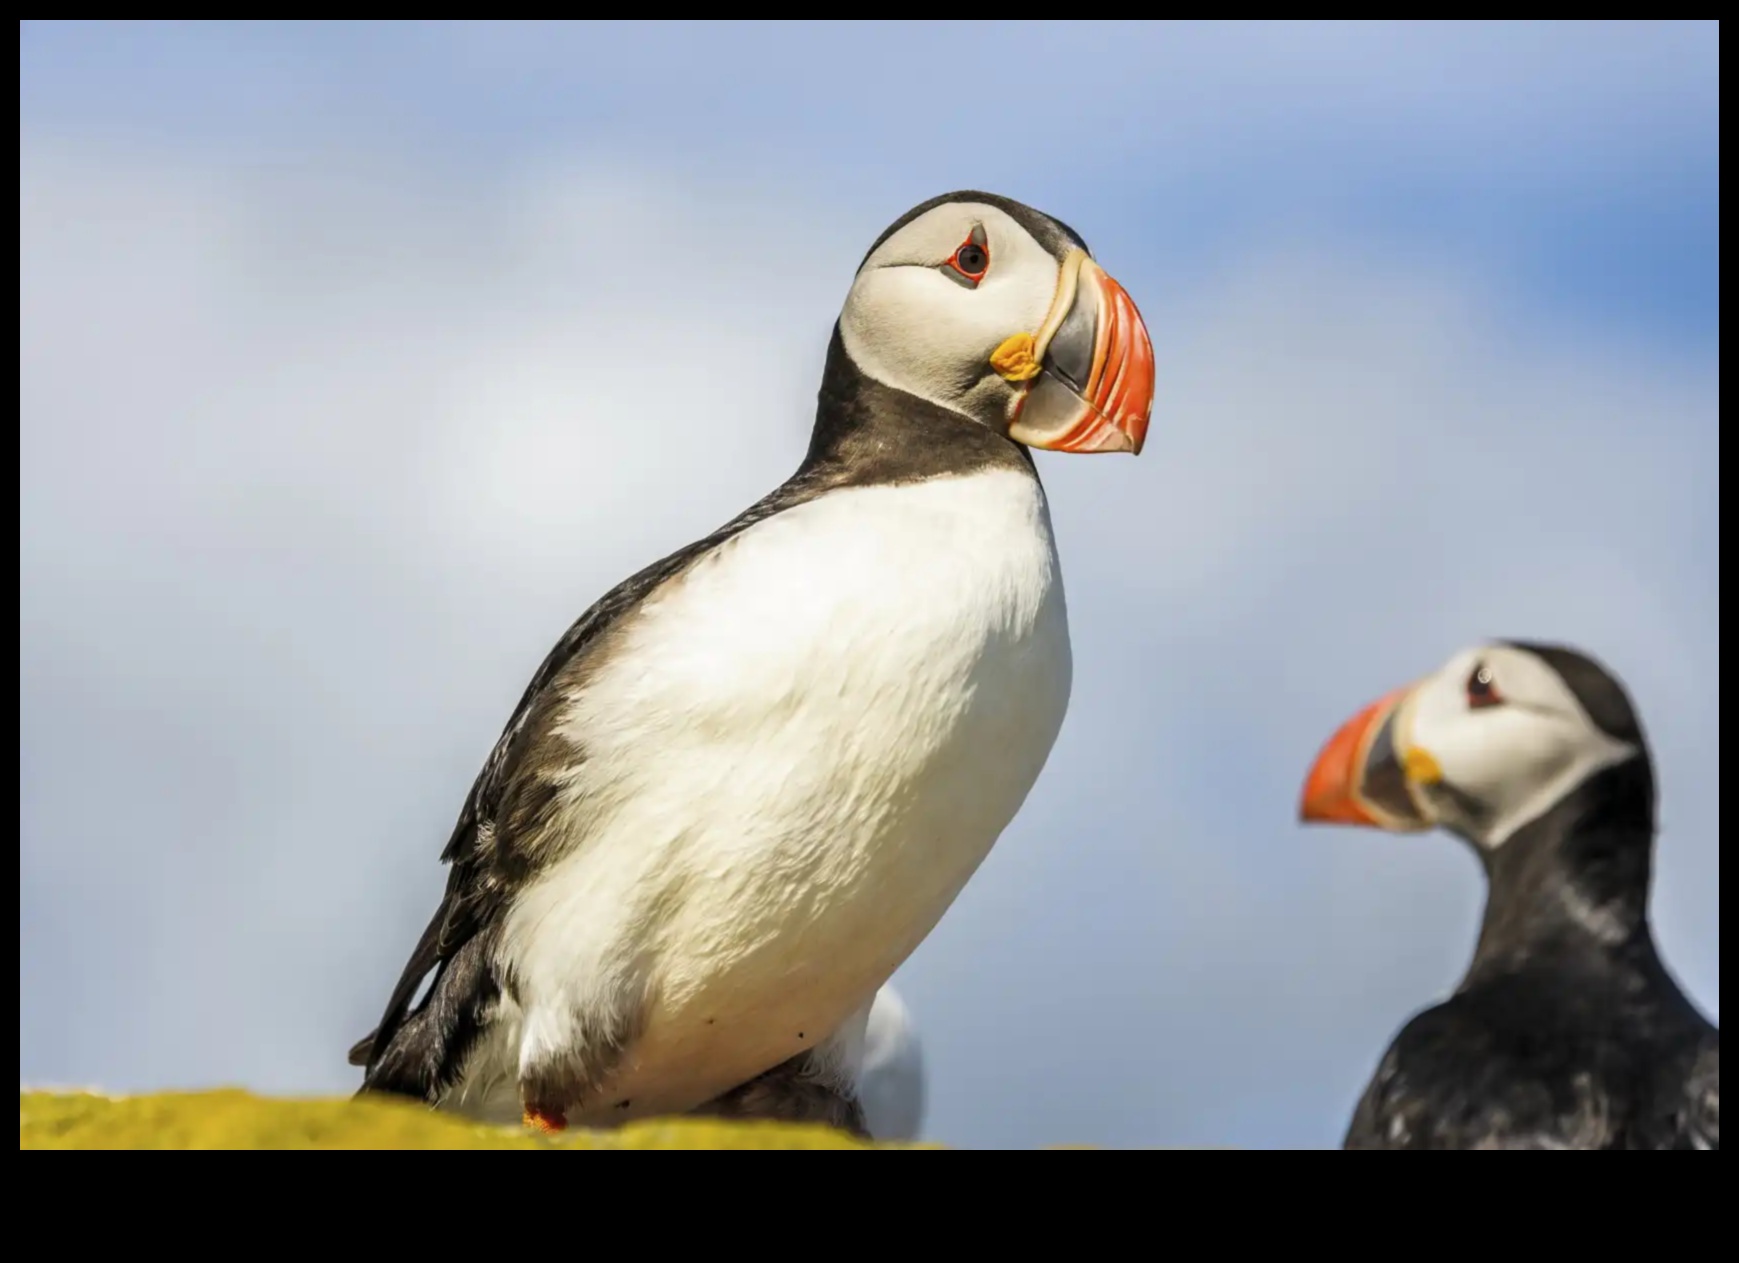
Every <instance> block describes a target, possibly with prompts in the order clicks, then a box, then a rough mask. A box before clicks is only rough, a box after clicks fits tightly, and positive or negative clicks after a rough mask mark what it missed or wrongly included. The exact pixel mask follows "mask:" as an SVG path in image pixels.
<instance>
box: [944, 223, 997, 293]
mask: <svg viewBox="0 0 1739 1263" xmlns="http://www.w3.org/2000/svg"><path fill="white" fill-rule="evenodd" d="M943 266H944V267H946V268H947V269H948V270H949V271H951V272H953V273H954V275H955V276H956V277H958V278H959V279H961V280H963V281H965V282H966V284H967V285H968V286H969V287H972V288H977V286H978V282H980V281H982V280H983V279H984V274H985V273H986V272H988V271H989V270H990V243H989V241H988V240H987V239H986V237H985V235H984V229H983V228H974V229H973V230H972V232H971V235H969V236H968V237H967V238H966V240H965V241H963V242H961V243H960V248H959V249H958V250H956V251H955V252H954V254H953V257H952V258H950V259H949V260H948V262H947V263H946V264H944V265H943Z"/></svg>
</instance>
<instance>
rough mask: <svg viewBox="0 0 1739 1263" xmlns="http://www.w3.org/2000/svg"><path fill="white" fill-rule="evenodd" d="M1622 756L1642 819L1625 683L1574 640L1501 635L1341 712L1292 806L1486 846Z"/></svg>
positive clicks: (1317, 819)
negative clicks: (1342, 718) (1631, 769)
mask: <svg viewBox="0 0 1739 1263" xmlns="http://www.w3.org/2000/svg"><path fill="white" fill-rule="evenodd" d="M1627 763H1628V764H1634V766H1635V769H1636V771H1637V772H1638V773H1639V777H1638V778H1637V784H1636V785H1635V787H1634V788H1636V789H1637V790H1639V791H1640V794H1639V795H1637V796H1634V797H1633V801H1634V803H1635V805H1636V806H1637V808H1638V809H1639V810H1640V811H1641V812H1643V813H1644V814H1645V816H1646V818H1647V819H1648V821H1649V823H1650V825H1651V827H1652V813H1653V805H1654V804H1653V797H1654V792H1653V784H1654V782H1653V771H1652V767H1651V766H1650V761H1649V754H1648V746H1647V743H1646V741H1645V740H1644V738H1643V734H1642V728H1641V725H1640V724H1639V722H1638V720H1637V716H1636V711H1635V709H1634V708H1633V707H1632V706H1631V702H1630V698H1629V697H1628V696H1627V695H1626V693H1625V689H1624V686H1623V685H1622V684H1620V683H1619V682H1618V680H1617V679H1616V678H1615V677H1614V676H1613V675H1612V673H1611V672H1609V671H1608V670H1607V669H1606V668H1605V667H1603V666H1601V665H1600V664H1599V663H1598V662H1596V661H1595V660H1594V659H1593V658H1591V657H1589V656H1588V655H1587V654H1585V653H1582V652H1579V651H1578V650H1575V649H1570V648H1566V647H1564V646H1562V645H1545V644H1534V643H1529V642H1524V641H1497V642H1493V643H1490V644H1485V645H1480V646H1477V647H1474V648H1470V649H1464V650H1462V651H1461V652H1460V653H1457V654H1456V655H1455V656H1454V657H1452V658H1450V659H1449V661H1448V662H1446V663H1444V664H1443V666H1441V667H1439V668H1438V669H1437V670H1436V671H1435V672H1433V673H1432V674H1430V675H1428V676H1426V677H1424V678H1423V679H1421V680H1418V681H1416V682H1415V683H1413V684H1410V685H1408V686H1406V687H1404V688H1400V689H1396V690H1395V691H1393V692H1391V693H1389V694H1387V695H1385V696H1383V697H1381V698H1379V699H1378V700H1377V701H1375V702H1373V703H1372V704H1371V705H1369V706H1367V707H1365V708H1364V709H1363V710H1361V711H1360V712H1359V713H1358V714H1356V715H1354V716H1353V717H1352V718H1351V719H1349V720H1348V721H1347V722H1346V723H1345V724H1343V725H1341V727H1340V729H1339V731H1337V732H1336V733H1335V734H1334V735H1333V736H1332V737H1330V738H1329V739H1328V741H1327V743H1326V744H1325V745H1324V746H1323V748H1322V751H1321V753H1320V754H1318V755H1317V759H1316V762H1315V764H1314V765H1313V766H1312V767H1311V770H1310V775H1309V777H1308V778H1307V780H1306V781H1305V786H1304V795H1303V801H1302V803H1301V805H1300V809H1299V815H1300V818H1301V819H1302V820H1303V821H1305V822H1307V823H1310V822H1314V823H1320V824H1344V825H1355V826H1364V827H1368V828H1377V829H1385V830H1388V831H1389V832H1392V833H1414V832H1420V831H1423V830H1426V829H1430V828H1432V827H1434V826H1437V825H1441V826H1442V827H1444V828H1446V829H1448V830H1449V831H1451V832H1452V833H1456V834H1459V835H1460V836H1461V837H1463V838H1465V839H1467V840H1468V841H1469V842H1472V843H1473V844H1474V846H1475V847H1477V848H1478V849H1479V850H1480V851H1481V852H1483V853H1485V854H1488V855H1489V854H1491V853H1493V852H1495V851H1496V850H1497V849H1498V848H1499V847H1501V846H1502V845H1503V844H1504V843H1505V842H1506V841H1508V840H1509V839H1510V838H1511V837H1512V836H1514V835H1515V833H1516V831H1517V830H1519V829H1521V828H1522V827H1523V826H1524V825H1526V824H1528V823H1530V822H1532V821H1534V820H1537V819H1539V818H1540V817H1541V816H1542V815H1544V814H1545V813H1546V812H1548V811H1550V810H1551V809H1552V808H1553V807H1555V806H1557V805H1558V804H1559V803H1560V802H1562V801H1563V800H1564V799H1565V798H1566V797H1568V796H1569V795H1570V794H1571V793H1573V792H1575V791H1576V790H1577V789H1579V788H1580V787H1581V786H1583V785H1584V784H1585V783H1587V782H1588V781H1590V780H1591V779H1592V778H1593V777H1595V776H1596V775H1597V774H1599V773H1601V772H1604V771H1606V770H1607V769H1608V768H1614V767H1617V766H1618V765H1620V764H1627Z"/></svg>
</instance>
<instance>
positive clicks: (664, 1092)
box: [349, 190, 1154, 1135]
mask: <svg viewBox="0 0 1739 1263" xmlns="http://www.w3.org/2000/svg"><path fill="white" fill-rule="evenodd" d="M768 262H769V266H772V265H774V264H773V261H772V260H769V261H768ZM1153 387H1154V355H1153V345H1152V342H1151V339H1150V337H1149V334H1148V331H1147V327H1146V324H1145V322H1144V320H1143V318H1142V316H1141V314H1140V312H1139V310H1138V309H1137V308H1136V306H1135V303H1134V301H1133V299H1132V298H1131V297H1130V296H1129V294H1128V292H1127V291H1126V290H1124V288H1123V287H1122V286H1121V285H1120V284H1118V283H1117V282H1116V281H1115V280H1113V279H1112V277H1111V276H1110V275H1109V274H1108V273H1107V272H1106V271H1105V270H1104V269H1103V268H1101V267H1100V265H1099V264H1098V262H1097V261H1096V260H1095V259H1094V257H1093V255H1092V253H1091V252H1090V251H1089V249H1088V247H1087V245H1086V242H1085V241H1084V240H1083V239H1082V238H1081V237H1080V235H1079V234H1078V233H1076V232H1075V231H1074V230H1073V229H1072V228H1070V227H1068V226H1067V225H1066V224H1064V223H1062V222H1061V221H1060V220H1058V219H1056V218H1054V217H1052V216H1050V215H1047V214H1044V213H1042V212H1040V211H1037V210H1035V209H1033V208H1031V207H1029V206H1027V205H1025V204H1024V203H1021V202H1018V201H1015V200H1013V199H1011V198H1008V197H1004V196H1000V195H997V194H992V193H985V192H979V191H973V190H964V191H959V192H954V193H948V194H944V195H942V196H940V197H936V198H932V199H930V200H928V201H925V202H923V203H921V204H919V205H918V206H916V207H914V208H912V209H911V210H909V211H907V212H906V213H905V214H903V215H902V216H900V217H899V218H898V219H897V220H895V221H894V222H893V223H892V224H891V225H890V226H889V227H888V228H887V229H886V230H884V231H883V232H882V233H881V235H880V236H879V237H878V238H877V239H876V240H875V241H874V242H873V244H872V245H871V246H870V248H869V250H868V251H867V253H866V254H865V255H864V256H863V258H862V260H861V261H860V263H859V266H858V268H857V271H856V273H855V275H854V277H853V279H852V281H851V284H850V287H849V290H848V292H847V294H846V297H845V301H844V304H843V307H842V309H841V310H840V312H839V314H838V317H837V318H836V320H835V321H834V326H833V331H832V335H831V337H830V338H829V341H828V346H827V353H826V359H825V363H824V365H823V369H822V376H821V383H820V387H819V390H818V392H817V399H816V408H815V414H814V423H813V427H812V429H811V433H810V441H809V446H808V450H807V452H806V453H805V455H804V456H803V458H802V460H801V461H800V463H799V464H798V467H797V469H796V470H795V472H794V473H793V474H792V475H791V476H790V477H789V478H788V479H786V480H785V481H784V482H783V483H782V484H780V485H779V486H778V487H776V488H775V489H774V490H772V491H771V492H770V493H768V494H767V495H766V496H764V497H763V498H762V499H761V500H759V501H758V502H756V503H755V504H753V505H751V506H750V507H749V508H748V509H746V510H745V511H743V512H742V513H741V514H739V515H738V516H737V517H735V518H733V519H732V520H730V521H729V522H727V523H726V524H724V525H723V526H721V527H719V528H718V529H717V530H715V531H713V532H712V533H710V534H708V535H706V536H705V537H703V538H701V539H699V540H697V541H695V542H694V543H692V544H689V545H687V546H686V547H683V548H680V549H678V550H677V551H676V552H674V553H672V554H670V555H669V556H667V557H665V558H663V559H662V560H660V561H657V562H654V563H653V564H651V565H649V566H647V567H646V568H644V569H642V570H640V571H639V572H638V573H636V574H634V575H632V576H631V577H630V578H628V579H626V580H624V581H623V582H622V583H620V584H618V585H617V586H616V587H614V588H613V589H611V590H610V591H609V592H608V593H606V594H605V595H604V596H603V597H602V598H600V599H599V600H598V601H597V602H596V603H595V604H594V605H592V606H591V608H590V609H588V610H586V612H585V613H583V614H582V615H581V616H580V617H579V618H578V620H577V621H575V622H574V623H573V625H572V626H571V627H570V628H569V629H568V631H567V632H566V633H565V634H564V635H563V636H562V637H561V639H560V640H559V641H558V642H557V644H556V645H555V647H554V648H553V649H552V650H551V651H550V652H549V654H548V656H547V657H546V658H545V659H544V661H543V662H542V664H541V665H540V666H539V667H538V668H537V670H536V672H535V673H534V674H533V676H532V678H531V680H530V682H529V683H528V684H527V686H526V687H525V689H524V692H523V694H522V696H521V697H520V700H519V703H518V705H517V706H516V707H515V708H514V709H513V711H512V713H511V715H510V717H509V718H508V720H507V723H506V725H505V727H504V729H503V730H502V732H501V734H500V737H499V739H498V740H497V742H496V744H495V746H494V748H493V749H492V751H491V752H490V754H489V755H488V757H487V758H486V760H485V761H484V764H483V767H482V769H481V771H480V772H479V773H478V775H477V777H476V779H475V782H474V783H473V785H472V786H471V789H470V791H469V792H468V793H467V794H466V795H465V797H464V800H463V803H462V806H461V809H460V811H459V814H458V819H457V821H456V823H455V826H454V828H453V831H452V834H451V836H450V838H449V840H448V842H447V844H446V846H445V848H444V849H443V851H442V853H441V859H442V862H443V863H445V864H446V865H447V866H448V875H447V883H446V889H445V893H444V895H443V897H442V898H441V900H440V903H439V905H438V907H437V908H436V909H435V912H434V914H433V916H432V917H431V918H430V920H429V922H428V924H427V927H426V928H425V930H424V931H423V933H422V936H421V937H420V938H419V940H418V941H417V943H416V946H415V948H414V949H413V950H412V952H411V954H410V957H409V960H408V961H407V963H406V964H405V966H404V968H403V970H402V972H401V975H400V977H399V980H398V982H397V984H396V985H395V986H394V987H393V989H392V992H391V994H390V996H389V998H388V999H387V1001H386V1004H385V1006H384V1009H383V1011H382V1015H381V1018H380V1020H379V1022H378V1023H377V1025H376V1027H375V1029H374V1030H373V1031H372V1032H371V1033H370V1034H369V1035H367V1036H365V1037H364V1038H363V1039H361V1040H360V1041H358V1042H357V1044H356V1045H355V1046H354V1047H353V1048H352V1049H351V1050H350V1054H349V1060H350V1062H351V1064H353V1065H358V1066H361V1067H362V1068H363V1081H362V1085H361V1087H360V1088H359V1089H358V1095H364V1094H371V1093H372V1094H391V1095H398V1096H404V1097H411V1098H414V1099H418V1100H421V1101H423V1102H425V1103H427V1104H428V1105H430V1106H431V1107H433V1108H436V1109H440V1110H448V1111H453V1112H457V1113H461V1114H466V1115H470V1116H472V1117H474V1118H477V1119H482V1120H487V1121H495V1122H501V1123H512V1122H513V1121H515V1120H517V1121H518V1122H519V1123H521V1124H523V1125H525V1126H528V1127H531V1128H534V1129H536V1130H539V1131H543V1132H558V1131H561V1130H563V1129H565V1128H569V1127H576V1126H584V1127H607V1126H611V1125H613V1124H617V1123H623V1122H628V1121H631V1120H633V1119H637V1118H644V1117H652V1116H669V1115H678V1114H687V1115H711V1116H718V1117H740V1118H765V1119H782V1120H787V1121H798V1122H818V1123H822V1124H826V1125H829V1126H833V1127H838V1128H842V1129H844V1130H846V1131H849V1132H852V1133H855V1134H859V1135H865V1134H868V1133H867V1130H866V1124H865V1118H864V1110H863V1105H862V1102H861V1100H860V1099H859V1096H858V1076H859V1073H860V1070H861V1067H862V1059H863V1049H864V1042H865V1037H866V1033H867V1032H866V1027H867V1023H868V1019H869V1014H870V1011H871V1008H872V1005H873V1003H874V1000H875V997H876V995H877V992H878V989H879V988H881V987H882V986H883V984H884V983H885V982H886V981H887V979H888V978H889V977H890V976H891V975H892V973H893V972H894V970H895V969H896V968H897V967H898V966H899V965H900V964H901V963H902V962H903V961H905V960H906V958H907V957H908V956H909V955H910V954H911V953H912V951H913V950H914V949H915V948H916V947H917V946H918V944H919V943H920V942H921V941H922V940H923V939H924V938H925V937H926V936H927V935H928V934H929V932H930V931H931V929H933V928H934V926H935V925H936V924H937V922H938V921H939V919H940V918H941V916H942V915H943V914H944V913H945V912H946V911H947V909H948V908H949V907H950V906H951V904H952V902H953V900H954V899H955V898H956V896H957V895H958V894H959V892H960V891H961V889H962V888H963V887H964V885H965V883H966V882H967V881H968V879H969V878H970V877H971V876H972V874H973V873H974V872H975V870H976V869H977V868H978V866H979V865H980V863H981V862H982V861H983V860H984V858H985V857H986V855H987V854H988V853H989V851H990V849H991V846H992V844H993V843H994V842H995V841H996V840H997V838H998V837H999V836H1000V835H1001V833H1002V831H1003V830H1004V828H1005V827H1006V826H1007V825H1008V824H1009V822H1010V821H1011V820H1012V819H1013V817H1014V816H1015V814H1016V812H1018V811H1019V809H1020V808H1021V806H1022V804H1023V802H1024V801H1025V799H1026V796H1027V794H1028V792H1029V791H1030V790H1031V788H1032V787H1033V784H1034V783H1035V781H1036V780H1037V778H1038V776H1039V773H1040V771H1041V769H1042V768H1043V766H1044V764H1045V762H1046V760H1047V759H1048V757H1049V754H1050V751H1051V748H1052V745H1053V743H1054V742H1055V740H1056V738H1057V735H1058V732H1059V730H1060V727H1061V725H1062V722H1063V718H1064V714H1065V711H1066V709H1067V705H1068V698H1069V693H1070V688H1071V683H1072V679H1073V659H1072V655H1071V650H1070V641H1069V626H1068V612H1067V606H1066V601H1065V597H1064V589H1063V581H1062V574H1061V570H1060V565H1059V560H1058V555H1057V549H1056V543H1055V540H1054V538H1053V533H1052V528H1051V520H1050V509H1049V504H1048V501H1047V498H1046V494H1045V490H1044V488H1043V485H1042V484H1041V482H1040V480H1039V476H1038V469H1037V465H1036V463H1035V461H1034V458H1033V455H1032V449H1040V450H1046V451H1056V452H1067V453H1101V454H1105V453H1126V454H1130V455H1135V454H1139V452H1140V451H1141V449H1142V447H1143V445H1144V443H1145V439H1146V434H1147V429H1148V424H1149V419H1150V414H1151V410H1152V404H1153Z"/></svg>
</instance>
